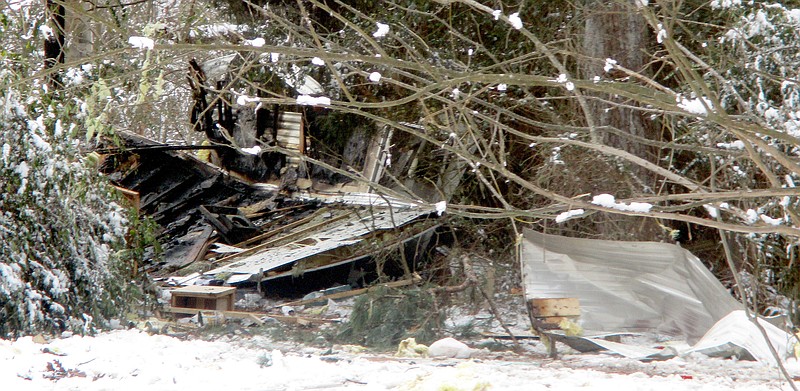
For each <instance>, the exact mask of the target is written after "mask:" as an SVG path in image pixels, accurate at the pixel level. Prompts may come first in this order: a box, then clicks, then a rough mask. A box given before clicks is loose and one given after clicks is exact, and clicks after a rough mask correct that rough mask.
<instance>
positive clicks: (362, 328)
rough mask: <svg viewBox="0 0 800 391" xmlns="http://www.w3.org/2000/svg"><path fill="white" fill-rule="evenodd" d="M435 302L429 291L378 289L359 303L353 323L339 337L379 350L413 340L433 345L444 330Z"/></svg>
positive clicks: (352, 316) (355, 308) (362, 298)
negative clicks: (411, 338)
mask: <svg viewBox="0 0 800 391" xmlns="http://www.w3.org/2000/svg"><path fill="white" fill-rule="evenodd" d="M433 300H434V298H433V296H432V295H431V294H430V292H428V291H427V290H425V289H420V288H414V289H407V290H403V291H397V290H392V289H389V288H385V287H378V288H377V289H375V290H374V291H371V292H370V293H369V294H366V295H362V296H360V297H359V298H358V299H357V300H356V302H355V305H354V306H353V314H352V315H351V317H350V321H349V322H347V323H345V324H343V325H342V328H341V330H340V332H339V336H338V338H339V340H341V341H346V342H350V343H355V344H362V345H365V346H370V347H375V348H391V347H395V346H397V344H398V343H399V342H400V341H402V340H404V339H406V338H410V337H413V338H415V339H416V340H417V341H419V342H420V343H424V344H427V343H431V342H433V341H434V339H435V338H436V336H437V333H436V332H437V329H438V328H439V327H441V324H440V323H441V320H440V319H439V315H438V314H437V312H436V311H434V302H433Z"/></svg>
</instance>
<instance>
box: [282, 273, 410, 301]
mask: <svg viewBox="0 0 800 391" xmlns="http://www.w3.org/2000/svg"><path fill="white" fill-rule="evenodd" d="M420 281H422V277H420V276H419V275H417V274H414V277H412V278H410V279H408V280H400V281H393V282H387V283H384V284H378V285H373V286H371V287H368V288H361V289H354V290H351V291H344V292H337V293H332V294H330V295H325V296H320V297H317V298H313V299H306V300H297V301H291V302H288V303H283V304H281V305H279V306H278V307H282V306H285V305H288V306H290V307H293V306H301V305H306V304H311V303H316V302H318V301H328V300H329V299H330V300H336V299H343V298H345V297H352V296H358V295H362V294H364V293H368V292H370V291H374V290H376V289H378V288H379V287H385V288H399V287H402V286H407V285H413V284H416V283H418V282H420Z"/></svg>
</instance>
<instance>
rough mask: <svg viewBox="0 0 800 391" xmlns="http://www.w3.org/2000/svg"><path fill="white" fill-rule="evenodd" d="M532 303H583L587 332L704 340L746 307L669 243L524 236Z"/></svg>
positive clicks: (691, 257)
mask: <svg viewBox="0 0 800 391" xmlns="http://www.w3.org/2000/svg"><path fill="white" fill-rule="evenodd" d="M523 235H524V238H523V239H524V240H523V242H522V249H521V251H522V252H521V259H522V274H523V282H524V286H525V296H526V299H528V300H530V299H533V298H561V297H577V298H578V299H579V300H580V306H581V316H580V324H581V325H582V326H583V328H584V329H586V330H591V331H609V332H653V333H659V334H664V335H669V336H673V337H683V338H685V339H686V340H688V341H690V342H694V341H697V340H699V339H700V338H701V337H703V335H705V334H706V332H707V331H708V330H709V329H710V328H711V327H712V326H714V324H715V323H716V322H717V321H719V320H720V319H722V318H723V317H725V316H726V315H727V314H729V313H730V312H732V311H734V310H736V309H739V308H741V307H740V306H741V305H740V304H739V303H738V302H737V301H736V300H735V299H733V297H731V296H730V294H729V293H728V291H726V290H725V288H724V287H723V286H722V284H720V283H719V281H718V280H717V279H716V278H715V277H714V276H713V275H712V274H711V272H710V271H709V270H708V269H707V268H706V267H705V266H704V265H703V264H702V263H701V262H700V260H699V259H698V258H697V257H695V256H694V255H692V254H691V253H689V252H688V251H686V250H685V249H683V248H681V247H679V246H677V245H674V244H667V243H655V242H622V241H608V240H593V239H578V238H568V237H562V236H554V235H546V234H541V233H538V232H535V231H533V230H525V231H524V234H523Z"/></svg>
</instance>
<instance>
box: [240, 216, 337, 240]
mask: <svg viewBox="0 0 800 391" xmlns="http://www.w3.org/2000/svg"><path fill="white" fill-rule="evenodd" d="M284 209H287V208H284ZM327 210H328V209H327V208H324V207H323V208H320V209H319V210H317V211H315V212H314V213H312V214H311V215H310V216H308V217H305V218H303V219H300V220H297V221H295V222H292V223H289V224H286V225H283V226H280V227H278V228H276V229H273V230H271V231H267V232H265V233H262V234H260V235H257V236H254V237H252V238H250V239H247V240H245V241H243V242H240V243H236V244H235V245H234V246H235V247H239V248H244V247H247V246H249V245H251V244H253V243H257V242H260V241H262V240H266V239H269V238H271V237H273V236H275V235H278V234H280V233H281V232H282V231H284V230H287V229H292V228H295V227H297V226H300V225H303V224H306V223H308V222H310V221H311V220H313V219H314V218H315V217H317V216H319V215H321V214H322V213H323V212H325V211H327Z"/></svg>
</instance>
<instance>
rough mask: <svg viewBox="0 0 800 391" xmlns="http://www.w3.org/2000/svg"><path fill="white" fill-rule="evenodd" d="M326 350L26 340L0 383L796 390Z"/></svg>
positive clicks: (612, 366) (691, 362)
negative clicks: (38, 341) (42, 342)
mask: <svg viewBox="0 0 800 391" xmlns="http://www.w3.org/2000/svg"><path fill="white" fill-rule="evenodd" d="M536 343H538V342H536ZM327 350H328V348H327V347H326V348H324V349H316V350H314V349H309V348H304V347H302V346H296V347H287V346H286V345H283V347H281V348H277V347H276V345H275V344H274V343H272V342H270V341H269V340H267V339H266V338H264V337H259V336H256V337H227V338H225V339H224V340H220V341H215V342H207V341H201V340H180V339H177V338H173V337H168V336H160V335H152V336H151V335H148V334H146V333H144V332H140V331H137V330H124V331H113V332H107V333H102V334H100V335H98V336H96V337H80V336H74V337H70V338H66V339H57V340H54V341H52V342H50V343H45V344H40V343H36V342H34V340H33V339H32V338H30V337H26V338H21V339H19V340H16V341H7V340H0V382H2V384H3V389H8V390H16V391H27V390H31V391H32V390H81V391H92V390H220V389H226V390H230V389H235V390H244V391H246V390H310V389H327V390H344V389H348V390H351V389H352V390H442V389H453V390H455V389H458V390H476V389H480V390H485V389H492V390H520V391H521V390H525V391H527V390H548V389H558V390H600V389H615V390H644V389H647V390H657V391H658V390H665V391H674V390H676V389H692V390H709V391H710V390H722V389H741V390H745V389H746V390H778V389H782V388H783V389H789V385H788V384H786V383H785V382H781V381H780V380H779V377H778V375H777V373H776V371H775V370H773V369H769V368H768V367H765V366H762V365H758V364H757V363H753V362H740V361H734V360H722V359H718V358H709V357H705V356H702V355H694V356H691V357H687V358H678V359H672V360H668V361H664V362H652V363H642V362H639V361H636V360H630V359H625V358H619V357H612V356H608V355H603V354H600V355H572V356H569V355H568V356H564V357H563V358H562V359H561V360H551V359H545V358H542V357H539V356H530V355H516V354H514V353H510V352H501V353H488V352H487V353H485V354H484V356H483V357H480V358H479V359H474V358H473V359H431V358H413V359H412V358H397V357H394V356H392V355H391V354H373V353H352V350H350V349H346V347H342V346H336V345H334V346H333V347H332V348H331V349H330V351H327ZM48 368H51V369H54V370H51V369H48ZM59 368H61V369H62V370H63V371H62V372H58V369H59ZM59 373H60V374H59ZM481 387H482V388H481Z"/></svg>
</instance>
